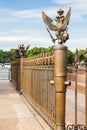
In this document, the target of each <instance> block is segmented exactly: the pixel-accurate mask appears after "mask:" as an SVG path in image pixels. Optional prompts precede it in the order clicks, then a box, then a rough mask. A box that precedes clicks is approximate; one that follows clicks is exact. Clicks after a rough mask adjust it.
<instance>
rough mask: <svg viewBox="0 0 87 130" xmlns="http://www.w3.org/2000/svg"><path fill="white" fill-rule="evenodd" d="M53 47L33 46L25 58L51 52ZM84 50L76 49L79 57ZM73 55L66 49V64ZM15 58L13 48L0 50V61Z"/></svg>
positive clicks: (72, 58) (13, 59)
mask: <svg viewBox="0 0 87 130" xmlns="http://www.w3.org/2000/svg"><path fill="white" fill-rule="evenodd" d="M53 47H54V46H50V47H48V48H44V47H40V48H38V47H34V48H32V49H30V50H28V51H27V53H26V54H25V58H28V57H33V56H35V55H39V54H43V53H49V52H52V51H53ZM84 52H85V50H82V49H80V50H78V55H79V57H80V56H81V55H82V54H84ZM74 57H75V54H74V53H73V52H72V51H71V50H68V51H67V62H68V64H72V63H73V62H74ZM16 59H17V58H16V51H15V49H11V50H10V51H3V50H0V62H1V63H7V62H10V61H15V60H16Z"/></svg>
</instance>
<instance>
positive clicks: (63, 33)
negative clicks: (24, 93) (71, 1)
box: [42, 7, 71, 44]
mask: <svg viewBox="0 0 87 130" xmlns="http://www.w3.org/2000/svg"><path fill="white" fill-rule="evenodd" d="M57 13H58V16H56V17H55V19H54V20H55V21H56V22H57V25H53V23H52V22H53V20H52V19H51V18H50V17H48V16H47V15H46V13H45V12H44V11H42V18H43V21H44V23H45V24H46V25H47V26H48V27H47V31H48V33H49V34H50V37H51V39H52V41H53V42H54V43H55V41H56V40H58V43H59V44H63V43H65V42H66V40H68V39H69V34H68V33H67V31H68V27H67V26H68V24H69V20H70V15H71V7H70V8H69V10H68V12H67V14H66V16H65V17H64V16H63V13H64V11H63V10H62V9H59V10H58V11H57ZM49 29H50V30H52V31H56V32H57V33H56V39H54V38H53V36H52V34H51V33H50V31H49Z"/></svg>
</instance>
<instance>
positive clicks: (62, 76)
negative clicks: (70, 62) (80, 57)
mask: <svg viewBox="0 0 87 130" xmlns="http://www.w3.org/2000/svg"><path fill="white" fill-rule="evenodd" d="M66 68H67V47H66V46H64V45H60V44H59V45H57V46H55V47H54V84H55V96H56V97H55V98H56V130H65V99H66V87H65V86H66V85H65V81H66Z"/></svg>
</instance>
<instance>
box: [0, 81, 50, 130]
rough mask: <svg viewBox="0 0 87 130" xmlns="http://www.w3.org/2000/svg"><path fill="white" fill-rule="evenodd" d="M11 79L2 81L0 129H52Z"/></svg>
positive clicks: (0, 83) (0, 90)
mask: <svg viewBox="0 0 87 130" xmlns="http://www.w3.org/2000/svg"><path fill="white" fill-rule="evenodd" d="M23 99H24V98H23V97H21V95H19V93H17V91H16V90H15V89H14V88H13V87H12V85H11V84H10V82H9V81H6V80H1V81H0V130H51V128H50V127H49V126H48V125H47V124H46V122H45V121H44V120H43V119H42V118H41V117H39V116H38V115H37V114H36V113H33V112H32V110H31V109H30V106H29V104H28V106H27V105H26V102H25V101H24V100H23Z"/></svg>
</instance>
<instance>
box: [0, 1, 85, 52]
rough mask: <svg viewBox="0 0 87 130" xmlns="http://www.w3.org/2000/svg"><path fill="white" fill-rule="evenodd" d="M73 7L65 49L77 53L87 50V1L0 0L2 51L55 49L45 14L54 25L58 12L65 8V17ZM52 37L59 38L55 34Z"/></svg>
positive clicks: (0, 43) (0, 40) (0, 39)
mask: <svg viewBox="0 0 87 130" xmlns="http://www.w3.org/2000/svg"><path fill="white" fill-rule="evenodd" d="M69 7H71V17H70V22H69V26H68V33H69V40H68V41H67V42H66V43H65V45H66V46H67V47H68V49H70V50H74V51H75V50H76V48H78V49H85V48H87V0H0V49H3V50H4V51H6V50H10V49H16V48H17V47H18V46H19V45H21V44H24V45H25V46H27V45H30V48H33V47H49V46H52V45H54V44H53V42H52V41H51V38H50V36H49V34H48V32H47V30H46V25H45V24H44V22H43V20H42V11H44V12H45V13H46V14H47V15H48V16H49V17H50V18H52V19H53V21H54V18H55V17H56V16H57V15H58V14H57V10H59V9H60V8H62V9H63V10H64V16H65V15H66V13H67V11H68V10H69ZM53 24H56V23H55V22H53ZM51 33H52V35H53V36H54V38H55V32H54V31H51ZM56 44H58V43H57V42H56Z"/></svg>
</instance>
